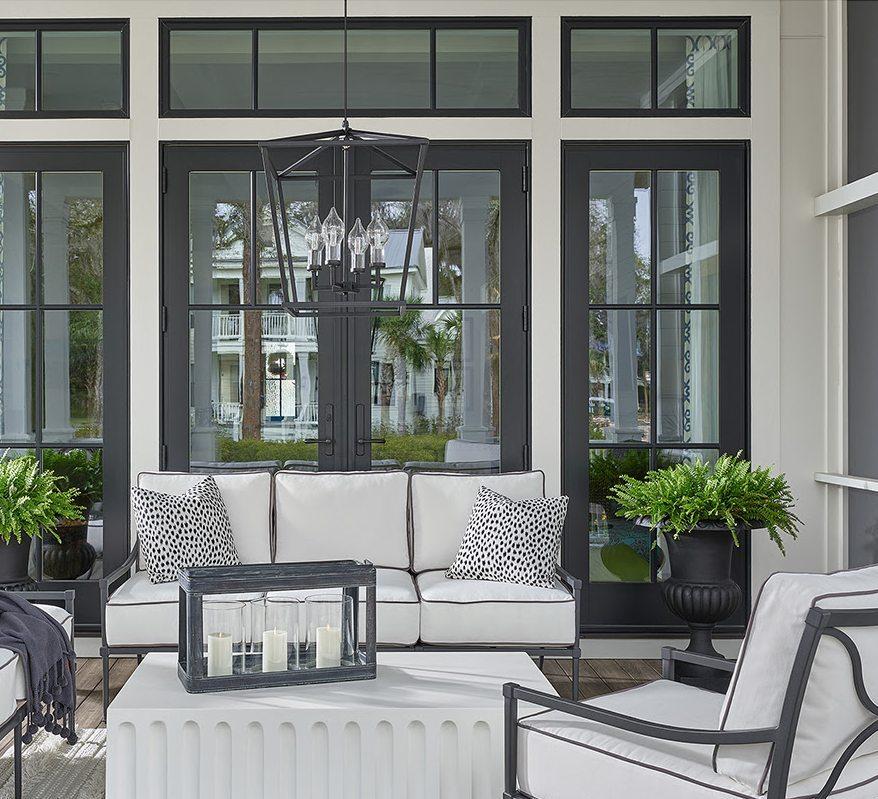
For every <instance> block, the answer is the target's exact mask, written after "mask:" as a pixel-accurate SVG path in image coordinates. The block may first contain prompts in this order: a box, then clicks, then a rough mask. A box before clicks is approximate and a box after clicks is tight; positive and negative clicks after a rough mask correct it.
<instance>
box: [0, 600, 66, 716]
mask: <svg viewBox="0 0 878 799" xmlns="http://www.w3.org/2000/svg"><path fill="white" fill-rule="evenodd" d="M36 606H37V607H38V608H39V609H40V610H44V611H46V613H48V614H49V615H50V616H51V617H52V618H53V619H55V621H57V622H58V624H60V625H61V626H62V627H63V628H64V632H65V633H67V636H68V638H69V637H70V636H71V635H73V616H71V615H70V614H69V613H68V612H67V611H66V610H65V609H64V608H59V607H57V606H56V605H40V604H37V605H36ZM0 652H3V653H4V654H5V653H7V652H9V650H8V649H3V650H0ZM9 654H14V653H12V652H9ZM15 658H16V660H17V663H16V665H15V698H16V699H17V700H22V699H25V698H26V696H27V690H26V688H25V682H24V664H23V663H22V662H21V659H20V658H19V657H18V655H15ZM2 662H3V659H2V658H0V663H2Z"/></svg>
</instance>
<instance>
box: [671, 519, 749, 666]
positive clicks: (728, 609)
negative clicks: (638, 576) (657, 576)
mask: <svg viewBox="0 0 878 799" xmlns="http://www.w3.org/2000/svg"><path fill="white" fill-rule="evenodd" d="M741 532H743V531H741ZM740 534H741V533H739V535H740ZM665 543H666V545H667V548H668V558H669V561H670V567H671V576H670V578H668V579H667V580H665V581H664V582H663V583H662V596H663V597H664V600H665V604H666V605H667V606H668V608H670V610H671V612H672V613H674V614H675V615H677V616H679V617H680V618H681V619H682V620H683V621H685V622H686V624H687V625H688V627H689V646H688V647H687V651H688V652H697V653H698V654H701V655H711V656H714V657H721V655H720V654H719V652H717V651H716V649H715V648H714V646H713V630H714V628H715V627H716V625H717V624H719V623H720V622H722V621H725V619H727V618H728V617H729V616H731V615H732V613H734V612H735V610H737V608H738V606H739V605H740V604H741V600H742V599H743V591H742V590H741V586H739V585H738V584H737V583H736V582H735V581H734V580H733V579H732V576H731V570H732V553H733V552H734V549H735V542H734V539H733V538H732V534H731V533H730V532H729V530H728V528H727V527H725V526H713V525H702V526H699V527H698V528H697V529H696V530H694V531H693V532H691V533H687V534H683V535H681V536H680V537H679V538H674V537H673V536H671V535H666V536H665Z"/></svg>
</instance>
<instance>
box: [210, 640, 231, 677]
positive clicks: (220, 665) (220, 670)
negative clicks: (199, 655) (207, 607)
mask: <svg viewBox="0 0 878 799" xmlns="http://www.w3.org/2000/svg"><path fill="white" fill-rule="evenodd" d="M231 673H232V636H231V635H229V634H228V633H208V635H207V676H208V677H225V676H228V675H229V674H231Z"/></svg>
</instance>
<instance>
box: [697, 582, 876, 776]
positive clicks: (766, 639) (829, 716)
mask: <svg viewBox="0 0 878 799" xmlns="http://www.w3.org/2000/svg"><path fill="white" fill-rule="evenodd" d="M815 606H816V607H821V608H825V609H832V608H869V607H872V608H874V607H878V566H872V567H868V568H864V569H855V570H851V571H844V572H836V573H835V574H774V575H772V576H771V577H770V578H769V579H768V580H767V581H766V582H765V584H764V585H763V587H762V590H761V592H760V594H759V597H758V599H757V601H756V605H755V606H754V609H753V615H752V617H751V621H750V627H749V629H748V631H747V635H746V637H745V639H744V644H743V647H742V649H741V656H740V657H739V659H738V663H737V666H736V668H735V673H734V675H733V676H732V682H731V685H730V686H729V690H728V692H727V694H726V699H725V702H724V705H723V711H722V715H721V718H720V725H721V729H725V730H735V729H752V728H757V727H773V726H775V725H777V724H778V722H779V721H780V714H781V707H782V705H783V700H784V695H785V692H786V688H787V683H788V682H789V679H790V674H791V671H792V667H793V661H794V659H795V656H796V651H797V649H798V646H799V641H800V639H801V637H802V633H803V632H804V629H805V616H806V615H807V613H808V611H809V610H810V609H811V608H812V607H815ZM846 632H847V633H848V634H849V635H850V637H851V638H852V639H854V642H855V643H856V644H857V646H858V648H859V650H860V655H861V657H862V659H863V670H864V679H865V683H866V688H867V690H868V691H869V693H870V695H871V696H872V697H878V630H876V629H875V628H871V627H870V628H861V629H857V630H847V631H846ZM872 720H873V717H872V716H871V714H869V713H867V711H866V710H865V709H864V708H863V707H862V705H861V704H860V702H859V700H858V699H857V696H856V693H855V691H854V683H853V680H852V679H851V663H850V659H849V657H848V655H847V652H846V650H845V649H844V648H843V646H842V645H841V644H840V643H839V642H838V641H836V640H835V639H832V638H828V637H826V636H824V637H823V639H822V641H821V643H820V646H819V647H818V650H817V654H816V655H815V658H814V663H813V666H812V669H811V675H810V679H809V681H808V687H807V690H806V692H805V697H804V702H803V704H802V710H801V715H800V717H799V723H798V727H797V729H796V745H795V749H794V750H793V757H792V762H791V764H790V777H789V779H790V782H798V781H799V780H803V779H806V778H808V777H811V776H812V775H814V774H817V773H819V772H821V771H823V770H824V769H827V768H830V767H831V766H832V765H834V764H835V762H836V760H837V759H838V756H839V755H840V754H841V752H842V750H843V749H844V747H845V746H847V745H848V743H850V741H851V740H852V739H853V737H854V736H855V735H856V734H857V733H858V732H860V730H862V729H863V728H864V727H865V726H866V724H867V723H869V722H870V721H872ZM876 751H878V736H873V737H872V738H871V739H869V740H868V741H866V742H865V743H864V744H863V745H862V746H861V747H860V749H859V750H858V752H859V755H860V756H863V755H867V754H869V753H871V752H876ZM715 766H716V770H717V771H718V772H719V773H720V774H724V775H726V776H729V777H732V778H733V779H736V780H738V781H739V782H741V783H742V784H744V785H746V786H748V787H749V788H750V789H751V790H754V791H756V792H757V793H762V792H763V791H765V790H766V789H767V786H768V777H769V774H770V768H771V746H770V744H751V745H749V746H721V747H717V750H716V753H715Z"/></svg>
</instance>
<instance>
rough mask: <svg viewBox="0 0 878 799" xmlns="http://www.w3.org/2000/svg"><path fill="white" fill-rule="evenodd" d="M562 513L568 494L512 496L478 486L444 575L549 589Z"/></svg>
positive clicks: (558, 546) (450, 577)
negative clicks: (453, 556)
mask: <svg viewBox="0 0 878 799" xmlns="http://www.w3.org/2000/svg"><path fill="white" fill-rule="evenodd" d="M566 515H567V497H545V498H539V499H524V500H520V501H515V500H512V499H509V498H508V497H504V496H503V495H502V494H498V493H497V492H496V491H492V490H491V489H490V488H486V487H485V486H482V487H481V488H480V489H479V493H478V496H477V497H476V501H475V504H474V505H473V510H472V514H471V515H470V520H469V524H468V525H467V528H466V532H465V533H464V535H463V541H461V543H460V549H459V550H458V552H457V557H456V558H455V559H454V563H453V564H451V568H450V569H448V571H446V572H445V576H446V577H448V578H449V579H452V580H494V581H496V582H501V583H521V584H522V585H535V586H539V587H541V588H552V587H553V586H554V585H555V564H556V563H557V562H558V550H559V549H560V547H561V532H562V529H563V527H564V518H565V516H566Z"/></svg>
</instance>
